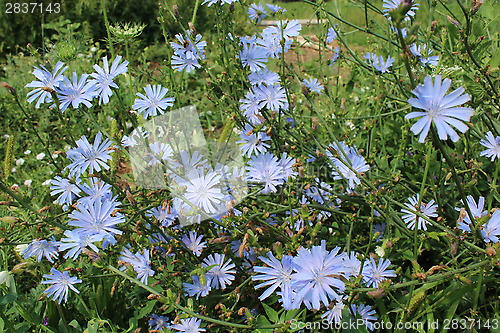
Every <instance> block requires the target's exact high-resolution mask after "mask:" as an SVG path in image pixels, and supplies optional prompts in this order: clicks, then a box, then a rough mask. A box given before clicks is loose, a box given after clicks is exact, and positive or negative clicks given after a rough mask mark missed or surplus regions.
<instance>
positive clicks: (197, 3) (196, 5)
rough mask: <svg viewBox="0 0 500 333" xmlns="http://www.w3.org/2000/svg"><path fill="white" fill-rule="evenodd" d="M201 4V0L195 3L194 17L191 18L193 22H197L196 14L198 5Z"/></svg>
mask: <svg viewBox="0 0 500 333" xmlns="http://www.w3.org/2000/svg"><path fill="white" fill-rule="evenodd" d="M199 6H200V0H196V2H195V4H194V9H193V17H192V18H191V23H192V24H193V26H194V24H195V22H196V14H197V13H198V7H199Z"/></svg>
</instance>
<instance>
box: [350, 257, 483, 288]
mask: <svg viewBox="0 0 500 333" xmlns="http://www.w3.org/2000/svg"><path fill="white" fill-rule="evenodd" d="M489 263H490V262H489V261H487V260H482V261H480V262H478V263H475V264H472V265H470V266H467V267H462V268H458V269H455V270H452V271H449V272H446V273H443V274H436V275H431V276H429V277H427V278H426V279H425V281H422V280H420V279H418V280H412V281H408V282H403V283H397V284H393V285H390V286H389V287H388V288H387V290H396V289H401V288H406V287H411V286H415V285H418V284H425V283H428V282H435V281H440V280H444V279H448V278H449V277H451V276H453V275H456V274H459V273H463V272H468V273H470V272H472V271H473V270H475V269H478V268H482V267H483V266H486V265H488V264H489ZM376 289H377V288H366V287H365V288H349V287H347V288H346V291H347V292H367V291H373V290H376Z"/></svg>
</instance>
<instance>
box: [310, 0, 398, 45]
mask: <svg viewBox="0 0 500 333" xmlns="http://www.w3.org/2000/svg"><path fill="white" fill-rule="evenodd" d="M302 2H305V3H307V4H310V5H313V6H316V7H321V5H320V4H317V3H315V2H312V1H309V0H302ZM325 12H326V13H327V14H328V15H330V16H332V17H333V18H335V19H336V20H338V21H340V22H342V23H344V24H346V25H348V26H350V27H351V28H354V29H357V30H359V31H363V32H366V33H367V34H369V35H372V36H375V37H378V38H380V39H383V40H385V41H386V42H390V43H391V44H394V45H395V46H398V47H399V45H398V44H397V43H396V42H393V41H391V40H390V39H389V38H387V37H385V36H382V35H379V34H378V33H376V32H373V31H371V30H368V29H363V28H361V27H360V26H357V25H355V24H353V23H351V22H349V21H346V20H344V19H343V18H341V17H340V16H339V15H336V14H334V13H332V12H330V11H328V10H325Z"/></svg>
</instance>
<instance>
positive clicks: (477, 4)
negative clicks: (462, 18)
mask: <svg viewBox="0 0 500 333" xmlns="http://www.w3.org/2000/svg"><path fill="white" fill-rule="evenodd" d="M483 3H484V0H474V1H473V2H472V9H471V13H472V15H474V14H476V13H477V11H478V10H479V7H481V6H482V5H483Z"/></svg>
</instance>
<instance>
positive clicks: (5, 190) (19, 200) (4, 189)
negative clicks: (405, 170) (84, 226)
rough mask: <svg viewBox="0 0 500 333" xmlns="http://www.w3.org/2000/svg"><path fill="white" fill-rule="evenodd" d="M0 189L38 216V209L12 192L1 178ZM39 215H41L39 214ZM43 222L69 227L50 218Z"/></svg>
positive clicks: (63, 227) (64, 228)
mask: <svg viewBox="0 0 500 333" xmlns="http://www.w3.org/2000/svg"><path fill="white" fill-rule="evenodd" d="M0 191H2V192H5V193H7V194H8V195H10V196H11V197H12V198H13V199H14V200H16V201H17V202H19V204H20V205H21V206H23V207H24V208H26V209H27V210H29V211H31V212H33V213H35V214H36V215H38V216H40V214H39V213H38V210H37V209H36V208H35V207H33V206H31V204H30V203H28V202H26V200H24V198H22V197H21V196H19V195H17V194H16V193H14V192H13V191H12V190H11V189H10V188H8V187H7V186H6V185H5V184H4V183H3V182H2V181H1V180H0ZM40 217H41V216H40ZM44 222H47V223H49V224H50V225H52V226H54V227H58V228H61V229H63V230H67V229H69V228H68V227H67V226H65V225H63V224H61V223H58V222H54V221H52V220H45V219H44Z"/></svg>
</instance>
